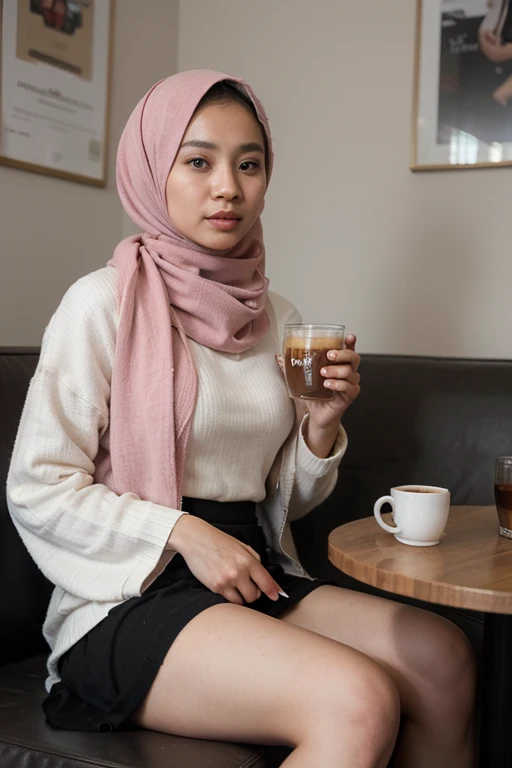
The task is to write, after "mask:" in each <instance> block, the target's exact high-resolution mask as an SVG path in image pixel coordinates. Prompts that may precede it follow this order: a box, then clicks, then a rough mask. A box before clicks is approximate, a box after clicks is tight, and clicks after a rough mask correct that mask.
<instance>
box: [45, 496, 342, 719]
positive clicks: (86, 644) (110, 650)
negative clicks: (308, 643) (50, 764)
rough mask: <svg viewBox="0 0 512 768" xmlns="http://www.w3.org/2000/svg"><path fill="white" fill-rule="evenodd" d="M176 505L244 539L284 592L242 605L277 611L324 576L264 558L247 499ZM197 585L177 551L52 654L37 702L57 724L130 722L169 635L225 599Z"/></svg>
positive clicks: (270, 612)
mask: <svg viewBox="0 0 512 768" xmlns="http://www.w3.org/2000/svg"><path fill="white" fill-rule="evenodd" d="M183 509H184V510H186V511H187V512H189V513H190V514H193V515H197V516H198V517H201V518H202V519H203V520H206V521H207V522H209V523H211V524H212V525H215V527H217V528H219V529H220V530H222V531H225V532H226V533H228V534H230V535H231V536H233V537H235V538H237V539H239V540H240V541H243V542H245V543H246V544H248V545H249V546H251V547H252V548H253V549H254V550H255V551H256V552H258V554H259V555H260V557H261V562H262V564H263V565H264V566H265V568H266V569H267V570H268V571H269V573H270V574H271V576H272V577H273V578H274V579H275V580H276V582H277V583H278V584H279V585H280V587H281V588H282V589H283V590H284V591H285V592H286V593H287V594H288V595H289V597H288V598H286V597H280V598H279V600H277V601H273V600H271V599H270V598H268V597H267V596H266V595H262V596H261V597H260V598H259V599H258V600H255V601H254V602H252V603H248V604H247V605H246V607H247V608H251V609H253V610H256V611H260V612H261V613H265V614H267V615H268V616H274V617H278V616H279V615H280V614H281V613H282V612H283V611H285V610H286V609H287V608H290V606H292V605H294V604H295V603H298V602H299V600H301V599H302V598H303V597H305V596H306V595H307V594H309V592H311V591H312V590H314V589H316V588H317V587H319V586H321V585H322V584H326V583H330V582H325V581H322V580H319V579H315V580H313V581H311V580H310V579H308V578H301V577H299V576H290V575H288V574H286V573H285V572H284V571H283V569H282V568H281V566H279V565H275V564H273V563H271V561H270V559H269V554H270V550H268V549H267V544H266V540H265V536H264V534H263V531H262V528H261V526H260V525H259V523H258V521H257V517H256V505H255V504H254V503H253V502H216V501H205V500H202V499H190V498H184V499H183ZM227 602H228V600H227V599H226V598H224V597H222V595H218V594H216V593H214V592H212V591H211V590H210V589H208V588H207V587H205V586H204V584H202V583H201V582H200V581H199V580H198V579H196V578H195V576H194V575H193V574H192V572H191V571H190V569H189V568H188V566H187V564H186V562H185V560H184V559H183V557H182V556H181V555H179V554H177V555H174V557H173V559H172V560H171V562H170V563H169V565H168V566H167V567H166V568H165V570H164V571H163V572H162V573H161V574H160V576H158V577H157V579H155V581H154V582H153V583H152V584H151V585H150V587H149V588H148V589H147V590H146V591H145V592H144V593H143V594H142V595H141V596H140V597H133V598H131V599H130V600H126V601H125V602H123V603H121V604H120V605H117V606H116V607H115V608H112V610H110V611H109V613H108V615H107V617H106V618H105V619H103V621H101V622H100V623H99V624H97V625H96V626H95V627H93V629H91V630H90V632H88V633H87V634H86V635H85V636H84V637H83V638H81V640H79V641H78V642H77V643H75V645H74V646H73V647H72V648H70V649H69V650H68V651H67V652H66V653H65V654H64V655H63V656H62V657H61V659H60V660H59V675H60V677H61V680H60V681H59V682H58V683H55V684H54V685H53V686H52V688H51V691H50V693H49V694H48V696H47V698H46V699H45V701H44V702H43V709H44V712H45V715H46V720H47V722H48V723H49V724H50V725H52V726H54V727H56V728H66V729H69V730H78V731H112V730H114V729H115V730H119V729H124V728H133V727H135V726H133V725H131V723H130V721H129V718H130V716H131V715H132V714H133V712H134V711H135V710H136V709H137V707H138V706H139V704H141V703H142V701H143V700H144V698H145V696H146V694H147V693H148V691H149V689H150V688H151V685H152V684H153V681H154V679H155V677H156V675H157V673H158V670H159V668H160V666H161V664H162V663H163V661H164V659H165V656H166V654H167V652H168V650H169V648H170V647H171V645H172V643H173V642H174V640H175V639H176V637H177V636H178V634H179V632H180V631H181V630H182V629H183V627H184V626H185V625H186V624H187V623H188V622H189V621H190V620H191V619H193V618H194V616H197V615H198V614H199V613H201V611H204V610H205V608H209V607H210V606H211V605H217V604H218V603H227Z"/></svg>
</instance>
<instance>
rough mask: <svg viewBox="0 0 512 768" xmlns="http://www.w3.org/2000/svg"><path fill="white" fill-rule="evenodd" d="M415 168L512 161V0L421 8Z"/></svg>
mask: <svg viewBox="0 0 512 768" xmlns="http://www.w3.org/2000/svg"><path fill="white" fill-rule="evenodd" d="M417 27H418V34H417V41H416V45H417V62H416V82H415V107H414V115H413V146H412V162H411V167H412V168H413V170H424V169H439V168H461V167H462V168H471V167H477V166H496V165H509V164H511V163H512V0H428V2H427V1H426V0H424V1H423V2H419V3H418V25H417Z"/></svg>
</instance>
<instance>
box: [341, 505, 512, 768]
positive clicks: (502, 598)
mask: <svg viewBox="0 0 512 768" xmlns="http://www.w3.org/2000/svg"><path fill="white" fill-rule="evenodd" d="M389 522H390V523H391V522H392V521H389ZM498 530H499V529H498V516H497V513H496V508H495V507H451V509H450V515H449V518H448V524H447V526H446V532H445V536H444V537H443V539H442V540H441V542H440V544H439V545H437V546H435V547H412V546H408V545H406V544H401V543H400V542H398V541H396V539H395V537H394V536H392V535H391V534H389V533H386V532H385V531H383V530H382V528H380V527H379V526H378V525H377V522H376V520H375V519H374V518H373V517H368V518H364V519H363V520H355V521H354V522H352V523H346V524H345V525H341V526H340V527H339V528H336V529H335V530H333V531H332V532H331V533H330V535H329V560H330V561H331V562H332V563H333V564H334V565H335V566H336V567H337V568H339V569H340V570H341V571H343V572H344V573H346V574H348V575H349V576H352V577H353V578H354V579H357V580H358V581H362V582H364V583H365V584H371V585H372V586H374V587H378V588H379V589H383V590H386V591H387V592H392V593H394V594H397V595H405V596H407V597H414V598H417V599H419V600H425V601H426V602H429V603H437V604H439V605H447V606H452V607H455V608H467V609H470V610H473V611H481V612H483V614H484V645H483V665H482V707H481V728H480V763H479V765H480V766H481V768H507V767H508V768H510V767H511V766H512V739H511V738H510V735H509V733H508V728H509V727H510V725H509V723H510V717H511V716H512V539H506V538H504V537H503V536H500V535H499V532H498Z"/></svg>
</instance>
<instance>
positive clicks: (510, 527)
mask: <svg viewBox="0 0 512 768" xmlns="http://www.w3.org/2000/svg"><path fill="white" fill-rule="evenodd" d="M494 498H495V499H496V509H497V511H498V518H499V521H500V533H501V535H502V536H506V537H507V538H508V539H512V456H498V457H497V459H496V464H495V472H494Z"/></svg>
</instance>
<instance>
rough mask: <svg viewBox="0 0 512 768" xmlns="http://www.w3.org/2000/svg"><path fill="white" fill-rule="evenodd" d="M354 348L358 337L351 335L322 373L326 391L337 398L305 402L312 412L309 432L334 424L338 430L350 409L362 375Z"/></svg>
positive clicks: (310, 413) (358, 358)
mask: <svg viewBox="0 0 512 768" xmlns="http://www.w3.org/2000/svg"><path fill="white" fill-rule="evenodd" d="M355 348H356V337H355V336H354V335H353V334H350V335H349V336H347V338H346V340H345V349H336V350H331V351H330V352H329V354H328V357H329V359H330V360H332V363H331V364H330V365H328V366H326V367H325V368H322V369H321V371H320V373H321V374H322V376H323V377H324V386H325V387H326V389H329V390H331V391H332V392H334V398H333V399H332V400H308V401H307V402H306V401H302V402H303V403H304V405H305V406H306V410H307V412H308V413H309V428H310V429H311V428H312V427H316V428H317V429H326V428H329V427H331V426H334V425H336V427H337V426H338V424H339V421H340V419H341V417H342V416H343V414H344V413H345V411H346V410H347V408H348V407H349V406H350V405H351V404H352V403H353V402H354V400H355V399H356V397H357V396H358V395H359V391H360V386H359V382H360V380H361V376H360V375H359V373H358V370H359V363H360V361H361V358H360V356H359V355H358V354H357V352H356V351H355Z"/></svg>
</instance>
